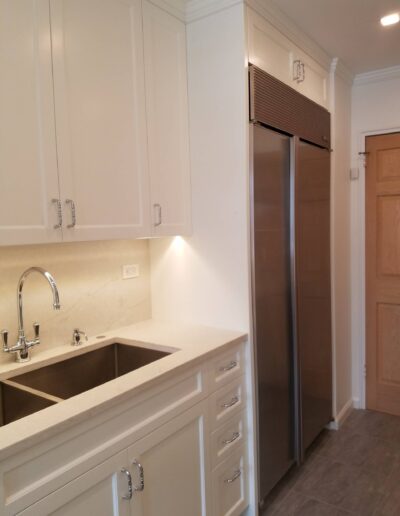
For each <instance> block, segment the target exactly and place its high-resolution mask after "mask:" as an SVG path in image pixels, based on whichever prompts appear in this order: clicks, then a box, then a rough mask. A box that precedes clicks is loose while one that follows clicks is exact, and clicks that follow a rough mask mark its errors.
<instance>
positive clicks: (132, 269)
mask: <svg viewBox="0 0 400 516" xmlns="http://www.w3.org/2000/svg"><path fill="white" fill-rule="evenodd" d="M138 276H139V265H138V264H137V263H132V264H129V265H123V266H122V279H131V278H137V277H138Z"/></svg>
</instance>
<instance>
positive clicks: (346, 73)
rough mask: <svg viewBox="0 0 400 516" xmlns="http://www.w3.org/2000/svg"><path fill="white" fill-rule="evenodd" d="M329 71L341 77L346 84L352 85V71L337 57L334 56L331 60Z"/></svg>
mask: <svg viewBox="0 0 400 516" xmlns="http://www.w3.org/2000/svg"><path fill="white" fill-rule="evenodd" d="M331 73H333V74H335V75H337V76H338V77H340V78H341V79H343V80H344V81H345V82H346V83H347V84H349V85H350V86H352V84H353V82H354V77H355V76H354V73H353V72H352V71H351V70H350V69H349V68H347V66H346V65H345V64H344V63H343V61H341V60H340V59H339V58H338V57H334V58H333V59H332V62H331Z"/></svg>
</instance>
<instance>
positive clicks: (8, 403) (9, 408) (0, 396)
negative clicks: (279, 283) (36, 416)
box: [0, 381, 56, 426]
mask: <svg viewBox="0 0 400 516" xmlns="http://www.w3.org/2000/svg"><path fill="white" fill-rule="evenodd" d="M10 383H11V382H10ZM55 403H56V401H53V400H49V399H46V398H45V397H41V396H37V395H36V394H33V393H31V392H27V391H24V390H21V389H18V388H17V387H14V386H12V385H9V383H8V382H7V381H5V382H0V406H1V410H0V426H4V425H7V424H8V423H12V422H13V421H16V420H17V419H21V418H22V417H25V416H29V414H33V413H34V412H37V411H39V410H42V409H44V408H47V407H50V406H51V405H54V404H55Z"/></svg>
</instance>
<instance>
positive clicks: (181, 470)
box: [128, 402, 210, 516]
mask: <svg viewBox="0 0 400 516" xmlns="http://www.w3.org/2000/svg"><path fill="white" fill-rule="evenodd" d="M206 411H207V402H202V403H198V404H197V405H196V406H195V407H193V408H192V409H190V410H188V411H186V412H185V413H183V414H182V415H180V416H178V417H176V418H175V419H174V420H172V421H171V422H169V423H166V424H165V425H163V426H162V427H160V428H159V429H158V430H155V431H154V432H152V433H151V434H149V435H148V436H147V437H144V438H143V439H141V440H140V441H138V442H137V443H135V444H134V445H133V446H131V447H130V448H129V449H128V455H129V463H130V464H131V470H132V477H133V483H134V485H136V486H137V485H139V483H140V480H139V466H138V465H135V464H134V461H136V462H138V463H140V465H141V466H142V467H143V472H144V489H143V490H142V491H134V494H133V498H132V502H131V511H132V514H133V515H135V516H160V515H162V514H165V515H167V514H168V515H173V516H188V515H193V516H206V514H208V510H207V507H206V495H205V486H206V483H207V482H208V479H207V478H206V472H207V471H209V470H210V468H209V465H208V460H209V459H208V453H207V454H205V450H207V449H208V441H207V432H206V431H205V430H206V429H205V426H204V425H205V414H206ZM204 439H205V440H206V442H205V443H204ZM206 455H207V456H206Z"/></svg>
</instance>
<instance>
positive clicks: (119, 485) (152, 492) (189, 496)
mask: <svg viewBox="0 0 400 516" xmlns="http://www.w3.org/2000/svg"><path fill="white" fill-rule="evenodd" d="M206 414H207V403H206V402H201V403H198V404H197V405H195V406H194V407H192V408H191V409H189V410H187V411H186V412H184V413H183V414H181V415H180V416H178V417H176V418H174V419H173V420H172V421H170V422H169V423H166V424H164V425H162V426H161V427H160V428H158V429H157V430H155V431H153V432H151V433H150V434H149V435H147V436H146V437H144V438H143V439H140V440H139V441H137V442H136V443H135V444H133V445H132V446H131V447H129V448H127V449H125V450H123V451H122V452H120V453H118V454H116V455H114V456H112V457H111V458H109V459H107V460H106V461H104V462H102V463H101V464H99V465H98V466H96V467H94V468H92V469H90V470H89V471H87V472H86V473H84V474H83V475H81V476H79V477H78V478H76V479H75V480H73V481H71V482H69V483H68V484H66V485H65V486H63V487H61V488H60V489H57V490H56V491H54V492H53V493H51V494H49V495H48V496H46V497H45V498H43V499H41V500H39V501H38V502H37V503H35V504H33V505H31V506H30V507H28V508H27V509H25V510H24V511H22V512H19V513H18V514H19V515H21V516H22V515H23V516H45V515H48V514H54V515H56V516H87V515H89V514H93V515H96V516H128V515H132V516H162V515H165V516H169V515H174V516H188V515H191V516H206V515H207V514H209V512H208V511H207V507H206V500H207V499H206V483H207V481H208V480H207V478H206V476H207V471H209V467H208V458H207V456H206V455H205V450H206V449H207V448H208V446H207V445H206V443H205V442H204V438H206V439H207V433H206V432H205V420H206V417H207V416H206Z"/></svg>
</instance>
